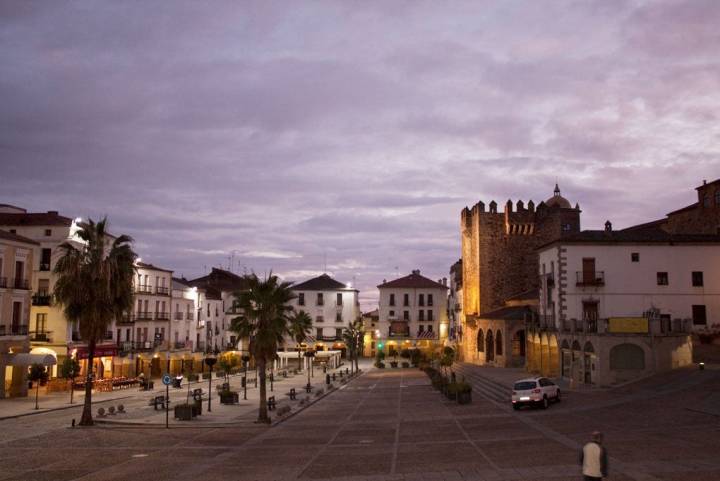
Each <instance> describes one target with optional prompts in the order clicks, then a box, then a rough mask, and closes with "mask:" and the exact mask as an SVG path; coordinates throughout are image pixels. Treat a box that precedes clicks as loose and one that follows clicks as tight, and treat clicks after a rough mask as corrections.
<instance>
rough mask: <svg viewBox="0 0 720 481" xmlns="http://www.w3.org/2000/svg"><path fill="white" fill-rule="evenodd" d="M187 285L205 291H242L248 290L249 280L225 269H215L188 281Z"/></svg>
mask: <svg viewBox="0 0 720 481" xmlns="http://www.w3.org/2000/svg"><path fill="white" fill-rule="evenodd" d="M186 282H187V284H189V285H191V286H194V287H199V288H203V289H208V288H210V289H215V290H219V291H242V290H246V289H247V288H248V287H247V280H246V279H245V278H244V277H243V276H239V275H237V274H234V273H232V272H230V271H226V270H225V269H218V268H217V267H213V268H212V270H211V271H210V274H208V275H206V276H203V277H198V278H197V279H192V280H190V281H186Z"/></svg>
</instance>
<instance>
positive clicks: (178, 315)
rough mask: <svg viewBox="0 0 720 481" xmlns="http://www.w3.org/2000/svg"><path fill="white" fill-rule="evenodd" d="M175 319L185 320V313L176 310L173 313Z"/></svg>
mask: <svg viewBox="0 0 720 481" xmlns="http://www.w3.org/2000/svg"><path fill="white" fill-rule="evenodd" d="M173 319H175V320H176V321H182V320H183V313H182V312H175V314H174V315H173Z"/></svg>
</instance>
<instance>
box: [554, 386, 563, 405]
mask: <svg viewBox="0 0 720 481" xmlns="http://www.w3.org/2000/svg"><path fill="white" fill-rule="evenodd" d="M561 400H562V399H561V397H560V390H559V389H558V390H557V394H556V395H555V402H560V401H561Z"/></svg>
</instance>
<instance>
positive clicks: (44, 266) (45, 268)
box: [40, 262, 50, 271]
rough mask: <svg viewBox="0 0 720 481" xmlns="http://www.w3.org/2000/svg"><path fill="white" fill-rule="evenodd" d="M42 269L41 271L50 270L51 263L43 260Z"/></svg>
mask: <svg viewBox="0 0 720 481" xmlns="http://www.w3.org/2000/svg"><path fill="white" fill-rule="evenodd" d="M40 270H41V271H49V270H50V263H49V262H41V263H40Z"/></svg>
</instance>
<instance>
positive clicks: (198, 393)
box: [192, 388, 205, 401]
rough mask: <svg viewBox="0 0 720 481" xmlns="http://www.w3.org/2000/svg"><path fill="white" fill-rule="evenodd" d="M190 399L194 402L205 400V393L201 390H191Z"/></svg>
mask: <svg viewBox="0 0 720 481" xmlns="http://www.w3.org/2000/svg"><path fill="white" fill-rule="evenodd" d="M192 397H193V400H194V401H202V400H203V399H205V393H203V390H202V389H201V388H197V389H193V393H192Z"/></svg>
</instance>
